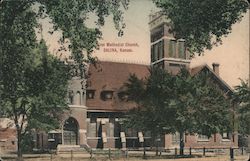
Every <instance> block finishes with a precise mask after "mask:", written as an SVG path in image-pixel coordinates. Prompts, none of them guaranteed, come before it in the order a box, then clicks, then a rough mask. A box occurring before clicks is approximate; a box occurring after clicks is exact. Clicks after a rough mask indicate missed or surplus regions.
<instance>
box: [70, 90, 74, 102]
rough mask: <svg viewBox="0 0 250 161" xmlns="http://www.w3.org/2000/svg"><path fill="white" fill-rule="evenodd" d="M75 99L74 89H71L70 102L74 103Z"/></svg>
mask: <svg viewBox="0 0 250 161" xmlns="http://www.w3.org/2000/svg"><path fill="white" fill-rule="evenodd" d="M73 101H74V92H73V91H69V104H71V105H72V104H73Z"/></svg>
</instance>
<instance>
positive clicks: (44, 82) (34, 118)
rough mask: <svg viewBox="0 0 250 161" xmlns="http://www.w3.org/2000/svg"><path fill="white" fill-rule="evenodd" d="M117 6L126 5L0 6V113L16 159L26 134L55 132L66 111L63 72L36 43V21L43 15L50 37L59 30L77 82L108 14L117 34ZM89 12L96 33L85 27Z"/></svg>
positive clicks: (35, 2) (54, 2) (26, 0)
mask: <svg viewBox="0 0 250 161" xmlns="http://www.w3.org/2000/svg"><path fill="white" fill-rule="evenodd" d="M122 6H123V8H125V9H127V6H128V2H127V0H111V1H99V0H85V1H82V0H71V1H65V0H32V1H30V0H21V1H12V0H11V1H9V0H3V1H1V2H0V11H1V12H0V40H1V41H0V108H1V109H0V111H1V114H4V115H5V116H7V117H9V118H11V119H13V120H14V122H15V125H16V130H17V138H18V156H19V159H20V157H21V155H22V153H21V146H20V143H21V142H22V139H23V136H24V134H25V133H26V132H27V130H30V129H32V128H36V129H38V130H49V129H51V128H55V127H57V126H58V125H59V120H60V116H61V114H62V113H63V111H64V110H66V109H67V104H66V102H65V96H66V92H67V87H68V80H69V79H70V77H69V69H68V67H67V66H65V64H64V63H62V62H60V61H59V60H58V59H57V58H55V57H53V56H50V55H49V54H48V51H47V47H46V45H45V42H44V41H43V40H42V41H41V42H40V43H38V42H37V38H36V32H35V29H37V28H38V26H39V25H38V22H39V20H40V19H43V18H45V17H47V16H48V17H49V18H50V19H51V20H52V22H51V23H52V24H53V31H51V33H53V32H54V31H57V30H60V31H61V32H62V37H61V39H60V42H61V43H62V44H64V43H65V42H66V41H69V43H67V44H69V46H68V48H69V49H70V51H71V53H72V56H73V58H74V60H75V62H76V64H77V65H78V67H79V68H80V70H82V72H81V76H82V77H83V76H84V71H83V68H82V66H83V61H84V60H85V61H92V60H93V58H92V57H91V52H92V50H93V49H94V48H96V47H98V44H97V41H98V39H100V37H101V32H100V30H99V28H100V26H103V25H104V18H105V17H107V16H108V15H113V20H114V24H115V27H116V29H117V30H119V31H120V32H122V28H123V27H124V24H123V17H122V11H121V8H122ZM37 7H39V10H38V11H37V10H36V9H37ZM90 13H94V14H95V15H97V16H98V21H97V25H98V27H96V28H88V27H87V26H86V24H85V20H86V19H87V18H88V16H89V14H90ZM64 45H65V44H64ZM84 50H85V51H86V52H87V53H86V54H85V55H84V53H83V51H84ZM26 125H27V126H26Z"/></svg>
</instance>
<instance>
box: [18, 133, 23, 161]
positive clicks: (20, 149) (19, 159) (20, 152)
mask: <svg viewBox="0 0 250 161" xmlns="http://www.w3.org/2000/svg"><path fill="white" fill-rule="evenodd" d="M21 140H22V139H21V130H20V129H18V130H17V161H22V160H23V154H22V148H21Z"/></svg>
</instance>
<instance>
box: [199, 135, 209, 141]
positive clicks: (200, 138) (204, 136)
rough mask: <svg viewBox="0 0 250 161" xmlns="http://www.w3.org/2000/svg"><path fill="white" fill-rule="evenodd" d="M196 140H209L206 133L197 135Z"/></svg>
mask: <svg viewBox="0 0 250 161" xmlns="http://www.w3.org/2000/svg"><path fill="white" fill-rule="evenodd" d="M198 141H209V137H208V136H206V135H201V134H199V135H198Z"/></svg>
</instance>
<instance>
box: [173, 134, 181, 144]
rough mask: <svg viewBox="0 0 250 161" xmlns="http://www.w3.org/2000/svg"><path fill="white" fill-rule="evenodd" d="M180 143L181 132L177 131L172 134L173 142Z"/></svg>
mask: <svg viewBox="0 0 250 161" xmlns="http://www.w3.org/2000/svg"><path fill="white" fill-rule="evenodd" d="M179 143H180V134H179V133H178V132H176V133H175V134H172V144H179Z"/></svg>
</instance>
